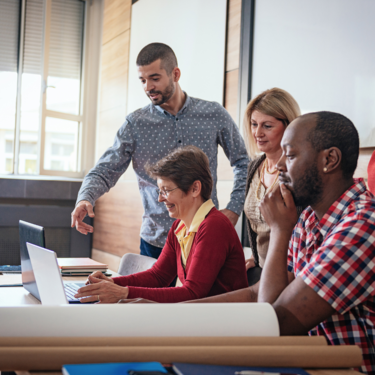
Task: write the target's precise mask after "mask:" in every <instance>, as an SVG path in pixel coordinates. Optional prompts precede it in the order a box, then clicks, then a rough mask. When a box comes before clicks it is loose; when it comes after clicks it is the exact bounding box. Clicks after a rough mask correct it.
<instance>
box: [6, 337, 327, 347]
mask: <svg viewBox="0 0 375 375" xmlns="http://www.w3.org/2000/svg"><path fill="white" fill-rule="evenodd" d="M232 345H234V346H284V345H293V346H299V345H304V346H305V345H309V346H316V345H327V341H326V339H325V338H324V337H323V336H311V337H309V336H291V337H285V336H283V337H0V347H2V346H5V347H11V346H23V347H27V346H47V347H48V346H232Z"/></svg>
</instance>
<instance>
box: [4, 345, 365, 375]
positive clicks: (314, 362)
mask: <svg viewBox="0 0 375 375" xmlns="http://www.w3.org/2000/svg"><path fill="white" fill-rule="evenodd" d="M149 361H157V362H162V363H173V362H184V363H198V364H211V365H228V366H262V367H303V368H348V367H358V366H360V364H361V362H362V352H361V350H360V348H359V347H357V346H345V345H343V346H320V345H319V346H301V345H299V346H158V347H155V346H138V347H130V346H111V347H110V346H106V347H102V346H86V347H77V346H73V347H66V346H65V347H61V346H60V347H58V346H55V347H44V346H39V347H0V368H1V369H2V370H3V371H7V370H10V371H12V370H13V371H17V370H18V371H20V370H61V367H62V366H63V365H64V364H78V363H103V362H149Z"/></svg>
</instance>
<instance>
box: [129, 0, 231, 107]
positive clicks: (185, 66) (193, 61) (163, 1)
mask: <svg viewBox="0 0 375 375" xmlns="http://www.w3.org/2000/svg"><path fill="white" fill-rule="evenodd" d="M226 9H227V1H226V0H204V1H202V0H158V1H155V0H138V1H137V2H136V3H135V4H133V6H132V18H131V33H130V54H129V85H128V103H127V113H131V112H133V111H134V110H136V109H138V108H141V107H144V106H145V105H147V104H149V103H150V99H148V97H147V96H146V94H145V92H144V91H143V89H142V86H141V84H140V82H139V79H138V74H137V67H136V59H137V56H138V53H139V52H140V51H141V49H142V48H143V47H145V46H146V45H147V44H149V43H153V42H159V43H165V44H167V45H169V46H170V47H171V48H172V49H173V51H174V52H175V54H176V56H177V61H178V65H179V68H180V69H181V79H180V86H181V88H182V90H184V91H185V92H186V93H187V94H188V95H189V96H193V97H196V98H200V99H204V100H209V101H216V102H219V103H220V104H223V91H224V69H225V32H226Z"/></svg>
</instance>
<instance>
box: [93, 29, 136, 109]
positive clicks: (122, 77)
mask: <svg viewBox="0 0 375 375" xmlns="http://www.w3.org/2000/svg"><path fill="white" fill-rule="evenodd" d="M129 43H130V30H127V31H126V32H124V33H122V34H120V35H119V36H117V37H116V38H114V39H112V40H111V41H109V42H108V43H107V44H105V45H104V46H103V47H102V69H101V88H100V111H106V110H108V109H110V108H115V107H123V106H124V105H125V103H126V98H127V92H128V68H129Z"/></svg>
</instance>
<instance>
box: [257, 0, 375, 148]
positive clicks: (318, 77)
mask: <svg viewBox="0 0 375 375" xmlns="http://www.w3.org/2000/svg"><path fill="white" fill-rule="evenodd" d="M374 15H375V1H373V0H356V1H353V0H305V1H301V0H283V1H280V0H262V1H257V2H256V9H255V25H254V55H253V56H254V59H253V71H252V77H253V81H252V91H251V92H252V96H253V97H255V96H256V95H258V94H259V93H260V92H262V91H264V90H266V89H269V88H272V87H280V88H282V89H284V90H287V91H288V92H290V93H291V94H292V95H293V96H294V98H295V99H296V100H297V102H298V104H299V105H300V108H301V111H302V113H307V112H312V111H322V110H328V111H333V112H339V113H342V114H343V115H345V116H347V117H348V118H349V119H350V120H351V121H353V123H354V125H355V126H356V127H357V129H358V132H359V136H360V142H361V147H372V146H375V22H374Z"/></svg>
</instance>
